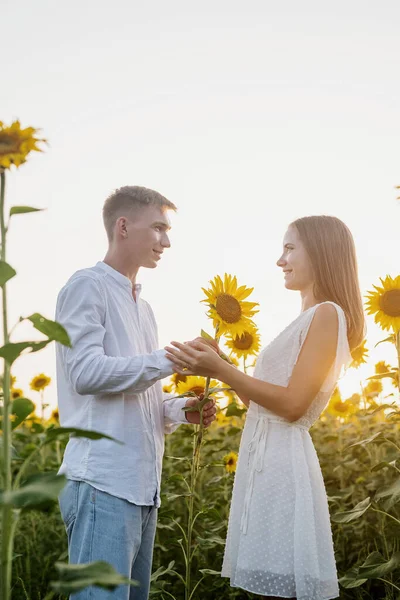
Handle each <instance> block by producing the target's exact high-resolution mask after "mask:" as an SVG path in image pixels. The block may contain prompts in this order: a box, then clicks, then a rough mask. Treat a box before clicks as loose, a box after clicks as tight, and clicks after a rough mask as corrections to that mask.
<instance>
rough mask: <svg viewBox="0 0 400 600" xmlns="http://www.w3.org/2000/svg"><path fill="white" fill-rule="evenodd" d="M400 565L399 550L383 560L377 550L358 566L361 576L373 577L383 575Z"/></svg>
mask: <svg viewBox="0 0 400 600" xmlns="http://www.w3.org/2000/svg"><path fill="white" fill-rule="evenodd" d="M399 567H400V552H395V553H394V554H393V556H392V557H391V558H390V559H389V560H385V558H383V556H382V554H380V553H379V552H372V553H371V554H370V555H369V556H368V557H367V558H366V560H365V562H364V563H363V564H362V565H361V566H360V567H359V568H358V573H359V575H360V576H361V577H366V578H367V579H374V578H375V577H385V576H386V575H388V574H389V573H392V572H393V571H395V570H396V569H398V568H399Z"/></svg>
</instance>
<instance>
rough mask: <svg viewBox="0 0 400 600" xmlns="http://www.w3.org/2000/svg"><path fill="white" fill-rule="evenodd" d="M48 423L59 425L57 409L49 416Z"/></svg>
mask: <svg viewBox="0 0 400 600" xmlns="http://www.w3.org/2000/svg"><path fill="white" fill-rule="evenodd" d="M48 422H49V423H54V425H58V424H59V423H60V414H59V412H58V408H55V409H54V410H53V411H52V412H51V415H50V419H49V421H48Z"/></svg>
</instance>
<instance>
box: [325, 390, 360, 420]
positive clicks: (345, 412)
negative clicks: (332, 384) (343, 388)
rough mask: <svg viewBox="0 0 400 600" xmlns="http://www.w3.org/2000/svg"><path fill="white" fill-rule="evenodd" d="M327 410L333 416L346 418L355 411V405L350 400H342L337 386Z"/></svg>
mask: <svg viewBox="0 0 400 600" xmlns="http://www.w3.org/2000/svg"><path fill="white" fill-rule="evenodd" d="M326 410H327V412H328V413H329V414H330V415H332V416H333V417H342V418H344V417H348V416H350V415H351V414H352V413H353V412H354V405H353V404H352V403H351V402H349V400H342V395H341V393H340V390H339V389H338V388H335V390H334V391H333V394H332V396H331V399H330V400H329V404H328V406H327V408H326Z"/></svg>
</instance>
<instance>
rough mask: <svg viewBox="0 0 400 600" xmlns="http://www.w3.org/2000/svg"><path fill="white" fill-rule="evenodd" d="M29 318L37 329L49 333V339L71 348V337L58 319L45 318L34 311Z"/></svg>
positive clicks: (45, 333)
mask: <svg viewBox="0 0 400 600" xmlns="http://www.w3.org/2000/svg"><path fill="white" fill-rule="evenodd" d="M27 320H28V321H30V322H31V323H33V326H34V328H35V329H37V330H38V331H40V332H41V333H43V334H44V335H47V337H48V338H49V340H54V341H55V342H60V344H63V345H64V346H68V347H69V348H71V340H70V338H69V335H68V333H67V332H66V330H65V329H64V327H63V326H62V325H60V323H57V322H56V321H50V320H49V319H45V318H44V317H43V316H42V315H41V314H39V313H34V314H33V315H31V316H30V317H27Z"/></svg>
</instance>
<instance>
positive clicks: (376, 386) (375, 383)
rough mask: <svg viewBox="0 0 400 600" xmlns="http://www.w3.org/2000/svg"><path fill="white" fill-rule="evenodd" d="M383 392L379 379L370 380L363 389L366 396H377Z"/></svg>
mask: <svg viewBox="0 0 400 600" xmlns="http://www.w3.org/2000/svg"><path fill="white" fill-rule="evenodd" d="M382 390H383V385H382V382H381V381H380V380H379V379H371V380H370V381H368V383H367V385H366V386H365V388H364V392H365V394H366V395H367V396H372V397H374V396H378V395H379V394H380V393H381V391H382Z"/></svg>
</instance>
